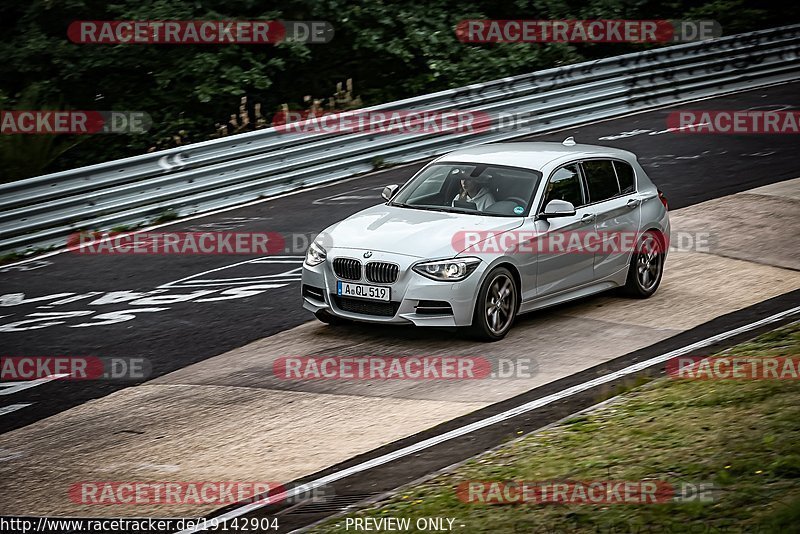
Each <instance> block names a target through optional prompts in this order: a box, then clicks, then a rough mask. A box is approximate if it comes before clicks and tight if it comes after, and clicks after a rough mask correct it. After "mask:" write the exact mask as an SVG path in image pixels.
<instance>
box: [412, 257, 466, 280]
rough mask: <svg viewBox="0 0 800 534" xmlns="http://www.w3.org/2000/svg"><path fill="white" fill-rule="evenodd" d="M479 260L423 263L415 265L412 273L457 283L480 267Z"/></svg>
mask: <svg viewBox="0 0 800 534" xmlns="http://www.w3.org/2000/svg"><path fill="white" fill-rule="evenodd" d="M480 263H481V260H480V258H456V259H452V260H438V261H425V262H422V263H418V264H416V265H415V266H414V267H413V269H414V272H416V273H419V274H421V275H422V276H425V277H427V278H430V279H431V280H440V281H442V282H458V281H460V280H463V279H465V278H466V277H468V276H469V275H471V274H472V273H473V272H474V271H475V269H477V268H478V265H480Z"/></svg>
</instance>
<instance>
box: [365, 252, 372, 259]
mask: <svg viewBox="0 0 800 534" xmlns="http://www.w3.org/2000/svg"><path fill="white" fill-rule="evenodd" d="M364 257H365V258H371V257H372V252H365V253H364Z"/></svg>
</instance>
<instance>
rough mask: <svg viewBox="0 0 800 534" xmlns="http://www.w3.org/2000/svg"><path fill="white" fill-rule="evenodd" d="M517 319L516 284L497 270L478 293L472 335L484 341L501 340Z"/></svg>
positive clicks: (510, 277) (500, 270) (507, 273)
mask: <svg viewBox="0 0 800 534" xmlns="http://www.w3.org/2000/svg"><path fill="white" fill-rule="evenodd" d="M516 316H517V284H516V282H514V276H513V275H512V274H511V272H510V271H509V270H508V269H506V268H503V267H500V268H498V269H495V270H494V271H492V272H491V273H489V276H487V277H486V280H484V281H483V284H482V285H481V288H480V291H478V298H477V300H476V302H475V312H474V314H473V317H472V332H473V334H475V335H476V336H477V337H478V338H480V339H483V340H486V341H497V340H500V339H503V338H504V337H505V336H506V334H507V333H508V331H509V330H510V329H511V325H512V324H514V319H515V318H516Z"/></svg>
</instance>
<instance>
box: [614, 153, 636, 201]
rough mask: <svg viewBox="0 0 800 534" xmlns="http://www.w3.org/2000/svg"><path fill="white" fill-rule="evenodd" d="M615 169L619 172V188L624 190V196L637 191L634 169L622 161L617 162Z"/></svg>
mask: <svg viewBox="0 0 800 534" xmlns="http://www.w3.org/2000/svg"><path fill="white" fill-rule="evenodd" d="M614 168H615V169H616V170H617V180H619V186H620V188H622V194H623V195H624V194H626V193H633V192H634V191H636V181H635V179H634V177H633V167H631V166H630V165H628V164H627V163H624V162H622V161H615V162H614Z"/></svg>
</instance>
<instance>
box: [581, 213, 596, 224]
mask: <svg viewBox="0 0 800 534" xmlns="http://www.w3.org/2000/svg"><path fill="white" fill-rule="evenodd" d="M595 217H597V216H596V215H595V214H594V213H587V214H586V215H584V216H583V217H581V222H584V223H590V222H592V221H594V219H595Z"/></svg>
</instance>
